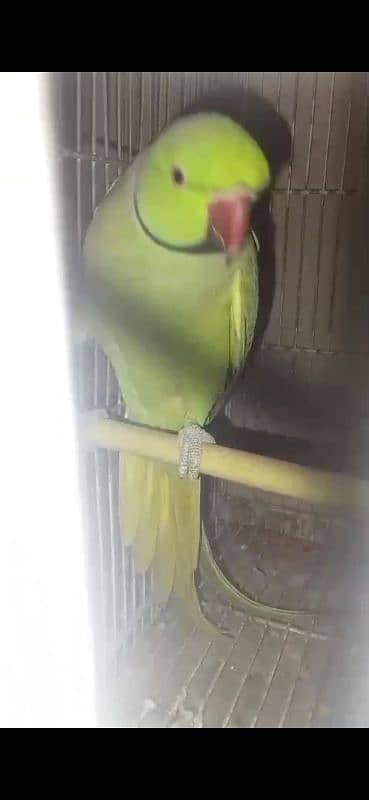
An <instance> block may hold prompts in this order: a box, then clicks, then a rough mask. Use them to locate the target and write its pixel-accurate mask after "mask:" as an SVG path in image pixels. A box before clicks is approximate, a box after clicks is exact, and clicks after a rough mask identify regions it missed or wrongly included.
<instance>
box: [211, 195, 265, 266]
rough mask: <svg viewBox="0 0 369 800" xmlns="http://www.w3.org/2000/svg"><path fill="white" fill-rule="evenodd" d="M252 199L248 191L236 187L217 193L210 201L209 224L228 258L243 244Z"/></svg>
mask: <svg viewBox="0 0 369 800" xmlns="http://www.w3.org/2000/svg"><path fill="white" fill-rule="evenodd" d="M253 199H254V198H253V197H252V196H251V194H250V193H248V192H246V191H244V190H242V189H237V190H233V191H230V192H219V193H217V194H216V195H214V198H213V200H212V202H211V203H210V207H209V216H210V224H211V226H212V228H213V230H214V233H215V235H216V236H218V238H219V239H221V241H222V244H223V247H224V250H225V252H226V255H227V258H228V259H231V258H233V257H234V256H235V255H237V253H239V251H240V250H241V248H242V247H243V246H244V244H245V240H246V236H247V234H248V232H249V229H250V220H251V207H252V203H253Z"/></svg>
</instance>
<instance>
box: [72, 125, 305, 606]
mask: <svg viewBox="0 0 369 800" xmlns="http://www.w3.org/2000/svg"><path fill="white" fill-rule="evenodd" d="M270 181H271V173H270V167H269V164H268V161H267V158H266V156H265V155H264V153H263V152H262V150H261V148H260V147H259V145H258V144H257V142H256V141H255V140H254V139H253V138H252V137H251V136H250V135H249V134H248V133H247V131H245V130H244V129H243V127H241V126H240V125H238V124H237V123H236V122H234V121H233V120H232V119H231V118H229V117H227V116H223V115H222V114H218V113H215V112H212V113H210V112H206V113H195V114H193V115H189V116H187V117H183V118H181V119H179V120H176V121H175V122H174V123H172V124H171V125H170V126H169V127H168V128H167V129H166V130H165V131H164V132H163V133H161V135H159V136H158V138H157V139H156V140H155V141H154V142H153V143H152V144H151V145H150V146H149V147H148V148H147V149H146V150H145V151H144V152H143V153H142V154H141V155H139V156H138V157H137V158H136V159H135V161H134V162H133V164H132V165H131V166H130V167H129V168H128V169H127V171H126V172H125V173H124V174H123V175H122V176H121V177H120V178H119V179H118V180H117V181H116V182H115V183H114V184H113V186H112V188H111V190H110V191H109V193H108V194H107V196H106V197H105V199H104V200H103V202H102V204H101V205H100V207H99V208H98V209H97V211H96V212H95V215H94V217H93V219H92V221H91V223H90V226H89V228H88V231H87V235H86V239H85V245H84V260H85V266H86V280H87V283H86V286H87V293H88V297H89V304H90V305H89V319H90V325H91V330H92V333H93V335H94V337H95V338H96V340H97V341H98V342H99V343H100V345H101V346H102V348H103V349H104V351H105V353H106V355H107V356H108V358H109V359H110V361H111V363H112V365H113V367H114V370H115V372H116V375H117V379H118V382H119V386H120V388H121V391H122V394H123V397H124V400H125V404H126V408H127V416H128V418H129V419H130V420H131V421H133V422H137V423H140V424H142V425H147V426H151V427H154V428H159V429H163V430H170V431H177V432H178V433H179V463H178V470H176V468H175V467H173V466H169V465H166V464H163V463H160V462H154V461H150V460H147V459H144V458H142V457H138V456H134V455H129V454H121V456H120V464H119V471H120V476H119V498H120V519H121V528H122V535H123V538H124V542H125V543H126V544H127V545H129V544H131V545H132V547H133V552H134V559H135V567H136V570H137V571H138V572H139V573H145V572H146V571H147V570H148V569H150V568H151V570H152V575H153V590H154V594H155V600H156V602H158V603H159V604H164V603H166V602H167V600H168V599H169V597H170V596H171V595H172V593H173V594H174V595H175V596H176V597H177V598H180V600H181V603H182V605H185V607H186V608H187V609H188V610H189V611H190V612H191V614H192V615H193V617H194V619H195V620H196V621H197V622H199V620H201V621H203V620H204V615H203V613H202V609H201V605H200V603H199V598H198V594H197V589H196V584H195V573H196V569H197V567H198V565H199V558H200V551H201V559H200V561H201V567H202V569H203V570H204V572H205V573H206V574H207V575H208V576H209V575H210V576H213V577H215V578H216V579H217V581H218V582H219V585H220V587H221V589H222V591H223V594H224V596H225V597H226V598H227V599H228V600H230V601H231V602H232V603H233V604H234V605H236V606H237V607H241V608H243V609H245V610H246V611H249V612H252V613H254V614H255V613H258V614H259V615H265V614H267V615H268V617H271V616H273V615H274V616H277V617H279V616H282V617H283V618H285V617H286V614H290V613H291V614H292V613H294V612H287V611H286V610H283V609H271V608H269V607H267V606H263V605H262V604H260V603H257V602H256V601H254V600H252V599H251V598H249V597H248V596H247V595H245V594H243V593H242V592H241V591H239V590H238V589H236V587H233V586H232V584H231V583H230V582H229V581H228V580H227V579H226V577H225V576H224V575H223V573H222V572H221V570H220V568H219V566H218V565H217V564H216V562H215V560H214V559H213V557H212V554H211V549H210V546H209V543H208V541H207V540H206V536H205V533H204V532H203V540H202V549H201V546H200V545H201V519H200V480H198V477H199V469H200V459H201V448H202V444H203V442H210V441H212V439H211V437H210V436H209V434H208V433H207V432H206V430H204V426H207V425H208V424H209V423H210V422H211V420H212V419H213V418H214V416H215V414H216V413H217V411H218V410H219V408H220V407H221V405H222V403H223V401H224V396H225V392H226V391H227V389H228V387H229V385H230V382H232V380H233V379H234V377H235V376H236V375H237V373H238V372H239V371H240V369H241V368H242V366H243V364H244V362H245V359H246V356H247V354H248V352H249V350H250V347H251V344H252V341H253V335H254V328H255V323H256V318H257V312H258V264H257V252H258V246H257V241H256V237H254V235H253V232H252V230H251V227H250V225H251V211H252V206H253V203H254V202H255V201H256V200H257V199H258V197H259V196H260V194H261V193H262V192H263V191H264V190H266V189H267V187H268V186H269V184H270Z"/></svg>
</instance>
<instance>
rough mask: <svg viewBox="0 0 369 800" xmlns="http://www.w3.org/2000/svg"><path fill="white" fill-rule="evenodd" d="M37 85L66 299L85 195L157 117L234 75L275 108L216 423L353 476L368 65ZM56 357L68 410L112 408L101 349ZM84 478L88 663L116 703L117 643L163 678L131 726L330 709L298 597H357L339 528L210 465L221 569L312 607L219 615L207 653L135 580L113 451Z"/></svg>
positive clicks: (291, 721) (323, 668) (111, 378)
mask: <svg viewBox="0 0 369 800" xmlns="http://www.w3.org/2000/svg"><path fill="white" fill-rule="evenodd" d="M52 82H53V97H54V102H55V128H56V131H57V149H58V151H57V161H58V179H59V186H60V191H61V195H62V198H63V213H64V220H63V224H64V234H65V235H64V241H63V247H64V256H65V264H66V283H67V289H68V291H69V293H70V296H71V297H72V298H73V295H74V287H75V286H76V285H77V283H78V279H79V276H80V274H81V270H83V265H82V261H81V247H82V244H83V240H84V235H85V233H86V229H87V226H88V224H89V222H90V220H91V217H92V215H93V212H94V209H95V208H96V206H97V205H98V204H99V203H100V201H101V200H102V199H103V197H104V195H105V194H106V192H107V191H108V189H109V188H110V187H111V185H112V183H113V182H114V181H115V180H116V178H117V177H118V176H120V175H121V174H122V173H123V172H124V170H125V169H126V168H127V166H128V165H129V164H130V163H131V161H132V160H133V159H134V157H135V156H136V155H137V154H138V153H140V152H141V151H142V149H143V148H144V147H145V146H146V145H148V144H149V143H150V141H151V140H152V139H153V137H155V136H156V135H157V134H158V133H159V132H160V131H161V130H162V129H163V128H164V127H165V126H166V125H167V124H168V122H170V121H171V120H172V119H173V118H174V117H176V116H177V115H179V114H180V113H181V112H183V111H184V110H185V109H186V108H188V107H189V106H190V105H191V104H192V103H194V102H195V101H196V99H198V98H201V97H203V96H205V95H206V94H207V93H208V92H209V91H215V90H222V91H223V90H225V91H226V90H230V89H234V87H241V88H242V89H244V90H245V91H249V92H250V91H253V92H255V93H256V94H257V95H259V96H261V97H264V98H265V99H266V100H267V101H268V102H269V103H270V104H271V105H272V106H273V107H274V108H275V109H276V111H277V112H278V114H279V115H281V116H282V117H283V118H284V120H286V122H287V123H288V125H289V128H290V131H291V146H290V149H289V158H288V160H287V162H286V163H285V164H284V165H283V168H282V169H281V170H280V171H279V174H278V177H277V180H276V182H275V184H274V186H273V190H272V192H271V195H270V206H269V209H268V211H269V212H270V220H272V224H273V226H274V227H273V248H272V251H270V253H269V258H270V261H269V262H268V264H266V265H265V267H264V268H265V269H266V270H268V269H269V271H270V272H271V271H273V291H272V295H271V302H270V309H269V314H268V319H267V324H266V325H265V328H264V330H263V331H262V335H261V337H260V338H261V340H260V342H259V343H258V347H257V348H255V351H254V352H253V355H252V359H251V362H250V367H249V369H248V370H247V371H246V372H245V375H244V378H243V379H242V381H241V382H240V384H239V386H238V388H237V390H236V391H235V393H234V394H233V395H232V397H231V398H230V399H229V401H228V403H227V407H226V420H228V422H229V425H230V426H231V427H232V430H233V437H234V443H236V445H237V443H238V446H239V447H244V449H246V450H247V449H248V450H250V449H251V450H253V451H254V452H259V453H266V454H268V455H272V456H276V457H278V458H281V459H285V460H287V461H292V462H294V461H295V462H298V463H302V464H303V463H306V464H310V465H312V466H317V467H321V468H324V469H332V470H334V471H341V472H350V473H353V474H357V475H362V474H363V472H364V473H365V467H366V465H365V457H366V452H367V451H366V452H365V446H364V445H363V443H365V442H369V427H368V423H369V420H368V415H369V408H368V404H369V368H368V367H369V358H368V357H369V337H368V333H369V325H368V323H369V270H368V265H369V260H368V235H367V219H368V211H369V189H368V187H369V180H368V177H369V173H368V130H369V127H368V97H369V88H368V87H369V83H368V73H345V72H336V73H334V72H331V73H330V72H318V73H314V72H311V73H309V72H301V73H293V72H290V73H289V72H282V73H278V72H264V73H263V72H259V73H251V72H250V73H247V72H212V73H211V72H209V73H206V72H198V73H196V72H118V73H116V72H115V73H112V72H110V73H109V72H85V73H56V74H54V76H53V81H52ZM261 236H263V232H262V233H261ZM72 302H73V301H72ZM74 360H75V386H76V402H77V405H78V408H79V409H80V410H83V411H86V410H91V409H105V408H109V409H118V412H119V411H122V409H124V399H123V398H122V397H121V396H120V393H119V389H118V384H117V380H116V377H115V375H114V372H113V369H112V367H111V365H110V364H109V362H108V360H107V359H106V357H105V355H104V354H103V352H102V351H101V350H100V348H99V347H98V346H97V345H95V344H94V345H89V346H84V347H77V348H75V353H74ZM220 435H222V432H220ZM85 476H86V481H85V486H86V497H87V507H88V519H89V526H88V528H89V543H90V553H91V558H90V561H91V596H92V597H93V598H94V609H95V618H96V640H97V642H98V647H97V660H98V665H99V675H100V679H101V684H102V685H103V686H104V687H108V690H109V692H112V693H113V696H114V698H115V701H114V702H115V705H116V706H117V705H118V706H119V707H120V705H119V702H118V704H117V703H116V698H117V697H120V693H121V692H123V689H122V685H123V683H124V681H123V678H122V675H123V674H126V673H124V671H123V667H122V658H123V657H125V655H126V654H127V652H128V651H129V650H132V652H133V651H134V652H135V653H136V655H135V656H134V657H133V658H136V662H134V663H135V664H136V666H137V664H138V661H137V659H138V656H137V653H140V654H141V655H140V659H141V660H140V662H139V663H140V664H142V661H143V660H145V659H146V660H147V663H149V661H150V658H151V659H156V663H160V664H163V665H165V666H166V669H164V667H163V675H166V676H167V677H166V678H165V681H164V679H163V678H161V683H160V680H159V684H160V686H159V688H157V687H156V688H155V686H154V688H153V687H152V686H151V684H150V686H151V695H149V696H147V692H148V691H149V690H148V689H147V688H145V689H142V692H141V695H140V693H139V692H138V695H137V696H139V698H140V702H141V701H142V703H141V706H142V707H141V706H140V708H141V711H140V712H138V711H137V713H136V712H135V713H136V717H135V715H134V714H133V716H132V719H133V718H135V719H136V722H137V724H143V725H145V724H153V725H154V724H155V725H161V724H163V725H164V724H166V725H170V724H172V725H181V724H183V725H185V726H186V725H187V726H196V725H198V726H199V725H202V724H204V725H208V726H215V727H217V726H219V727H221V726H223V727H225V726H229V725H230V726H236V727H237V726H255V725H256V726H257V725H270V726H276V727H277V726H283V725H291V726H293V725H295V726H300V725H301V726H303V725H310V724H312V725H318V726H319V725H324V724H325V723H326V721H327V719H328V717H329V713H330V711H331V710H332V709H331V706H330V700H329V697H328V695H327V694H326V693H325V692H326V690H325V688H324V687H325V685H326V684H325V683H324V681H325V678H326V677H327V675H330V674H331V673H330V672H329V669H331V666H330V665H332V663H334V662H336V661H337V646H338V645H337V642H338V640H340V641H341V639H342V636H341V633H340V634H338V633H337V628H335V627H334V624H333V623H332V621H331V619H330V621H329V622H327V620H325V621H323V622H322V621H318V622H317V620H316V619H315V618H314V611H316V608H317V607H318V605H319V600H321V599H322V597H323V598H324V602H325V603H326V605H327V603H328V606H329V607H330V611H332V609H333V611H334V610H335V609H338V607H339V606H340V604H341V603H342V602H344V601H343V599H342V598H343V596H344V595H345V592H346V595H347V594H348V593H349V591H348V590H349V584H350V582H351V586H354V585H355V587H356V588H355V591H356V594H355V596H354V600H353V602H354V604H355V603H357V605H358V606H359V605H360V603H362V604H363V603H364V604H365V602H366V601H365V591H364V590H363V588H362V585H361V584H360V586H361V589H360V590H359V589H357V584H358V580H359V578H358V575H359V571H358V570H359V566H358V562H360V559H361V557H362V556H361V555H360V554H361V553H362V549H361V548H362V540H361V538H360V536H359V533H358V532H357V535H356V534H355V535H354V533H353V531H354V530H356V531H357V526H356V527H355V525H354V523H351V522H350V523H348V522H347V520H346V519H345V518H344V517H341V518H338V517H337V516H336V517H334V516H332V515H329V514H327V513H323V512H322V511H321V510H320V509H318V508H316V507H314V506H313V505H311V504H310V505H308V504H306V503H298V502H296V501H291V500H289V499H288V498H287V499H285V500H283V499H281V497H278V496H277V495H268V494H266V493H265V492H264V493H263V492H258V491H256V490H254V489H247V488H245V487H244V486H240V485H238V484H235V483H233V482H230V481H215V480H211V481H210V480H209V481H208V482H207V486H206V495H207V512H206V513H207V514H208V518H209V520H211V524H210V528H211V530H212V534H211V535H212V537H213V538H212V541H213V545H214V547H215V550H216V552H217V553H218V556H219V558H220V560H221V561H222V562H223V563H224V564H225V565H226V566H227V568H228V569H229V571H230V573H231V574H232V575H233V577H235V578H236V580H237V581H238V583H240V584H241V585H242V584H243V585H245V586H246V587H247V588H249V589H250V590H251V591H252V593H253V594H254V595H256V596H257V597H258V598H260V599H262V600H265V601H267V602H271V603H277V602H278V600H279V599H280V598H281V597H282V598H285V599H286V600H287V601H288V604H289V605H294V604H296V603H297V607H300V606H301V607H305V605H306V603H309V602H311V603H312V605H311V612H312V618H311V620H310V621H309V622H308V623H306V624H305V623H304V622H303V621H300V622H301V624H300V623H296V627H295V628H291V626H283V625H280V626H278V625H277V624H276V625H272V624H266V623H261V622H260V621H255V620H253V621H249V622H248V623H245V621H244V620H242V619H241V618H240V617H237V615H236V616H234V617H232V621H231V625H233V628H234V629H235V630H236V632H237V636H236V639H235V642H234V643H233V645H232V646H228V645H224V644H223V645H222V647H223V649H222V648H221V650H220V651H219V652H215V651H214V652H213V650H212V647H213V646H212V645H211V643H209V642H208V641H207V640H206V638H205V640H204V639H203V638H202V637H201V635H199V634H198V633H196V632H193V631H192V630H190V631H186V632H183V631H182V632H181V631H179V630H178V629H177V628H176V626H175V623H173V621H172V620H169V621H167V623H166V624H164V623H163V622H162V621H160V620H161V619H162V618H161V617H159V621H158V609H157V608H155V606H153V604H152V601H151V591H150V575H149V574H147V575H146V577H145V578H140V577H137V576H135V572H134V568H133V560H132V554H131V552H130V549H129V548H124V547H122V543H121V537H120V531H119V520H118V512H117V508H118V503H117V455H116V454H115V453H113V452H111V451H108V450H103V449H96V450H95V451H94V452H92V453H90V454H89V455H88V456H87V457H86V470H85ZM353 540H354V543H353ZM339 590H340V591H341V594H340V591H339ZM205 592H206V587H205ZM360 592H361V593H360ZM363 592H364V594H363ZM338 595H339V596H338ZM346 595H345V596H346ZM363 598H364V599H363ZM351 599H352V598H351ZM347 602H349V601H347ZM317 604H318V605H317ZM158 626H159V628H158ZM160 626H162V627H160ZM359 644H360V643H359V642H358V641H356V640H355V641H352V642H351V640H350V642H349V643H347V646H346V650H345V655H344V657H343V658H342V663H343V662H345V663H346V662H347V663H348V664H352V662H353V659H356V658H357V659H358V660H359V661H360V659H362V657H363V656H362V653H361V651H360V653H359V655H358V656H356V655H355V653H356V652H358V651H359V650H360V647H359ZM227 647H228V650H227ZM355 648H356V650H355ZM153 653H154V655H153ZM160 659H162V660H160ZM150 663H151V662H150ZM152 663H153V661H152ZM159 671H161V670H159ZM136 674H137V670H136ZM146 677H147V676H146ZM146 677H145V678H144V679H143V685H144V686H145V687H146V683H145V680H146ZM151 677H152V676H151ZM252 678H254V680H252ZM337 681H338V683H337ZM337 681H336V683H335V686H337V685H339V677H338V678H337ZM164 682H166V683H167V685H168V686H169V689H168V688H167V687H164V685H163V684H164ZM328 683H329V682H328ZM330 683H332V682H330ZM117 686H118V689H117ZM112 687H114V688H112ZM156 690H157V696H158V697H160V698H161V699H160V700H158V701H157V700H156V699H155V698H156V695H155V691H156ZM117 691H118V695H117V694H116V692H117ZM145 691H146V695H145ZM170 692H172V696H170V697H169V695H170ZM328 694H329V693H328ZM335 697H336V695H335ZM186 699H187V700H188V705H187V706H186V702H185V701H186ZM137 702H138V701H137ZM145 702H146V705H145ZM332 703H333V706H334V702H333V701H332ZM352 703H354V701H352ZM142 704H143V705H142ZM137 708H138V706H137ZM142 708H143V709H144V710H143V711H142ZM351 708H352V704H351V706H350V709H351ZM355 708H356V706H355ZM158 709H160V713H159V711H158ZM334 712H335V713H337V714H338V723H339V724H340V722H341V720H342V719H343V717H344V711H342V709H341V711H339V712H338V711H337V708H336V706H334ZM132 713H133V712H132ZM122 714H123V711H122ZM340 714H341V717H340V716H339V715H340ZM117 715H118V722H119V712H117ZM140 715H141V716H140ZM123 716H124V714H123ZM352 718H353V717H352ZM140 719H141V723H140ZM150 719H151V723H150V721H149V720H150ZM336 721H337V718H336ZM132 724H134V723H132Z"/></svg>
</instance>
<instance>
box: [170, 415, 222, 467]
mask: <svg viewBox="0 0 369 800" xmlns="http://www.w3.org/2000/svg"><path fill="white" fill-rule="evenodd" d="M204 444H215V439H214V437H213V436H211V435H210V433H207V431H205V430H204V428H201V427H200V425H196V424H194V423H190V424H189V425H184V427H183V428H181V430H180V431H179V434H178V449H179V456H178V472H179V476H180V478H189V479H190V480H192V481H196V480H197V479H198V477H199V475H200V465H201V452H202V447H203V445H204Z"/></svg>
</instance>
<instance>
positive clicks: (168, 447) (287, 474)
mask: <svg viewBox="0 0 369 800" xmlns="http://www.w3.org/2000/svg"><path fill="white" fill-rule="evenodd" d="M81 434H82V443H83V446H85V447H87V448H91V446H92V447H98V448H103V449H107V450H118V451H119V450H123V451H126V452H128V453H135V454H136V455H141V456H145V457H147V458H151V459H154V460H157V461H164V462H165V463H168V464H177V460H178V442H177V434H176V433H167V432H164V431H160V430H155V429H154V428H147V427H144V426H140V425H134V424H132V423H129V422H116V421H113V420H109V419H106V418H101V416H99V415H98V414H97V413H94V414H85V415H83V416H82V419H81ZM201 472H202V473H204V474H206V475H211V476H212V477H214V478H221V479H223V480H226V481H234V482H235V483H240V484H244V485H245V486H249V487H254V488H255V489H261V490H262V491H265V492H273V493H275V494H279V495H285V496H287V497H291V498H295V499H296V500H303V501H305V502H307V503H311V504H318V505H324V506H330V507H332V506H333V507H335V508H336V509H337V508H341V509H346V510H351V511H360V510H361V511H362V510H364V509H369V483H368V482H367V481H364V480H360V479H358V478H353V477H349V476H344V475H338V474H335V473H331V472H324V471H322V470H317V469H312V468H309V467H303V466H300V465H299V464H290V463H287V462H284V461H280V460H278V459H276V458H269V457H267V456H261V455H255V454H254V453H247V452H243V451H241V450H235V449H231V448H229V447H220V446H219V445H216V444H215V445H205V446H204V449H203V453H202V460H201Z"/></svg>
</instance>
